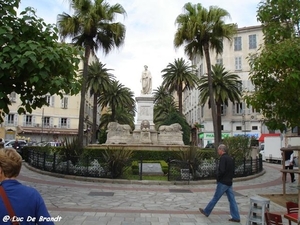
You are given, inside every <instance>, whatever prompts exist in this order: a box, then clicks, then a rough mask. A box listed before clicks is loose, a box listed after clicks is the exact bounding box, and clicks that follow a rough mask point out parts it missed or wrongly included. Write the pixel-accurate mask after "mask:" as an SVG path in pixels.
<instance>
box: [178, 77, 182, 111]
mask: <svg viewBox="0 0 300 225" xmlns="http://www.w3.org/2000/svg"><path fill="white" fill-rule="evenodd" d="M177 95H178V109H179V113H180V114H181V115H182V83H181V84H179V87H178V91H177Z"/></svg>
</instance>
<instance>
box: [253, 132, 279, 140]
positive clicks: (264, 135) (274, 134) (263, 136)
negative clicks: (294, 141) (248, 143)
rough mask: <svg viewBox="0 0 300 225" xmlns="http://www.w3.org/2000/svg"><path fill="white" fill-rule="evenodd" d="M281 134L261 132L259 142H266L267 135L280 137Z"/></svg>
mask: <svg viewBox="0 0 300 225" xmlns="http://www.w3.org/2000/svg"><path fill="white" fill-rule="evenodd" d="M278 136H280V133H273V134H261V135H260V137H259V138H258V141H259V142H264V141H265V137H278Z"/></svg>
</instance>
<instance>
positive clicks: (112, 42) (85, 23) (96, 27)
mask: <svg viewBox="0 0 300 225" xmlns="http://www.w3.org/2000/svg"><path fill="white" fill-rule="evenodd" d="M69 1H70V7H71V8H72V9H73V10H74V15H73V16H71V15H69V14H67V13H63V14H59V15H58V17H57V26H58V30H59V33H60V36H61V37H62V39H63V40H64V39H65V38H68V37H70V38H72V43H74V44H75V45H77V46H82V47H84V50H85V52H84V63H83V75H82V78H83V79H82V86H81V100H80V111H79V123H78V140H79V145H80V146H81V147H82V146H83V129H84V106H85V94H86V79H87V74H88V62H89V57H90V54H94V53H95V52H96V51H97V50H98V49H99V48H101V49H102V50H103V52H104V53H105V54H108V53H109V52H110V51H111V50H112V49H113V48H114V47H117V48H118V47H120V46H121V45H122V44H123V43H124V39H125V31H126V30H125V26H124V25H123V24H122V23H116V22H114V21H115V18H116V16H117V15H118V14H120V15H126V12H125V10H124V9H123V7H122V6H121V5H120V4H115V5H112V6H110V5H109V4H108V3H107V2H105V1H103V0H93V1H92V0H69Z"/></svg>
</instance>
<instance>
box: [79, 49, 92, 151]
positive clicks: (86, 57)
mask: <svg viewBox="0 0 300 225" xmlns="http://www.w3.org/2000/svg"><path fill="white" fill-rule="evenodd" d="M90 52H91V47H90V46H89V45H85V52H84V63H83V73H82V84H81V93H80V97H81V98H80V109H79V122H78V142H79V143H78V144H79V146H80V147H83V132H84V107H85V94H86V77H87V74H88V66H89V57H90Z"/></svg>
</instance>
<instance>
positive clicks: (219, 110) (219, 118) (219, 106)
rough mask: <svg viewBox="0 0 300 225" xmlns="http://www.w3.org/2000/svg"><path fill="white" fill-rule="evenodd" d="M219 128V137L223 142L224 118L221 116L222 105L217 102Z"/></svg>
mask: <svg viewBox="0 0 300 225" xmlns="http://www.w3.org/2000/svg"><path fill="white" fill-rule="evenodd" d="M216 106H217V126H218V130H217V132H218V137H220V142H221V141H222V116H221V103H220V102H217V103H216Z"/></svg>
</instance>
